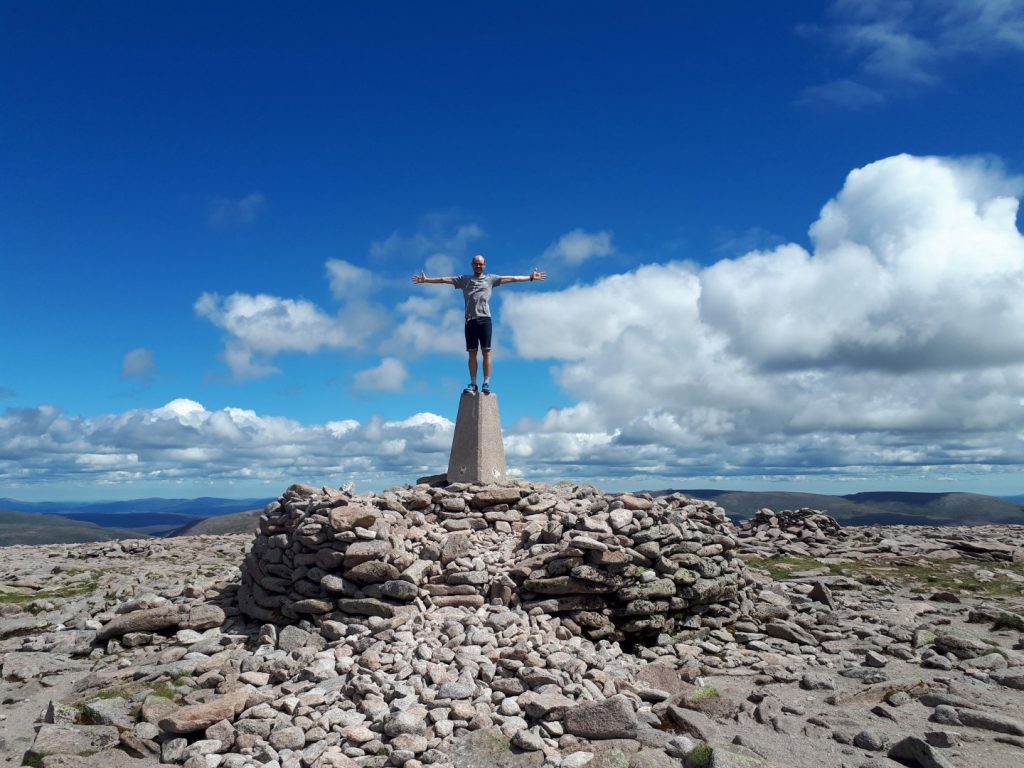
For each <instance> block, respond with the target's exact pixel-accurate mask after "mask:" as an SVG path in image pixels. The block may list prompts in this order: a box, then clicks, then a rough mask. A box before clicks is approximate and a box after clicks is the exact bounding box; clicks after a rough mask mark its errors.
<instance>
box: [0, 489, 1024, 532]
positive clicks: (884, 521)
mask: <svg viewBox="0 0 1024 768" xmlns="http://www.w3.org/2000/svg"><path fill="white" fill-rule="evenodd" d="M674 492H675V490H674V489H668V490H658V491H652V493H655V494H667V493H674ZM679 492H681V493H685V494H686V495H688V496H693V497H695V498H699V499H707V500H709V501H714V502H715V503H717V504H719V505H720V506H722V507H723V508H724V509H725V511H726V513H727V514H728V515H729V517H731V518H732V519H733V520H734V521H736V522H738V521H740V520H743V519H746V518H748V517H752V516H753V515H754V514H755V513H756V512H757V511H758V510H759V509H762V508H765V507H767V508H769V509H773V510H782V509H799V508H801V507H810V508H812V509H821V510H824V511H826V512H828V513H829V514H830V515H832V516H833V517H835V518H836V519H837V520H839V521H840V522H841V523H842V524H843V525H981V524H1018V525H1021V524H1024V508H1022V506H1021V505H1022V504H1024V495H1021V496H1011V497H1004V498H999V497H996V496H986V495H984V494H980V493H957V492H946V493H920V492H908V491H866V492H862V493H854V494H849V495H846V496H830V495H827V494H820V493H799V492H794V491H727V490H721V489H713V488H695V489H680V490H679ZM271 501H273V499H224V498H215V497H203V498H198V499H161V498H149V499H132V500H129V501H105V502H53V501H47V502H22V501H17V500H15V499H5V498H0V546H6V545H10V544H47V543H70V542H74V541H102V540H106V539H117V538H142V537H144V536H196V535H201V534H227V533H251V532H253V531H255V530H256V527H257V525H258V523H259V516H260V514H261V512H262V510H263V508H264V507H265V506H266V505H267V504H269V503H270V502H271ZM3 510H10V511H3Z"/></svg>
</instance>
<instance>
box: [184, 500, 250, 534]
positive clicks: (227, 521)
mask: <svg viewBox="0 0 1024 768" xmlns="http://www.w3.org/2000/svg"><path fill="white" fill-rule="evenodd" d="M262 514H263V507H260V508H259V509H250V510H247V511H245V512H235V514H233V515H220V516H218V517H206V518H203V519H201V520H193V521H191V522H189V523H187V524H186V525H183V526H182V527H180V528H177V529H175V530H173V531H171V532H170V533H168V534H167V536H204V535H206V536H210V535H213V536H220V535H223V534H226V533H255V532H256V528H257V527H258V526H259V522H260V515H262Z"/></svg>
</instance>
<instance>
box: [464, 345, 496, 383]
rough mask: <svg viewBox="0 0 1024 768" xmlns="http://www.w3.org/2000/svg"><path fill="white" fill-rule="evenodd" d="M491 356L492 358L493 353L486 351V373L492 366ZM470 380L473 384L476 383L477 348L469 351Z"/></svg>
mask: <svg viewBox="0 0 1024 768" xmlns="http://www.w3.org/2000/svg"><path fill="white" fill-rule="evenodd" d="M490 358H491V353H490V352H489V351H488V352H484V375H486V372H487V370H488V369H489V368H490V364H491V363H490ZM469 380H470V381H471V382H472V383H473V384H476V350H475V349H472V350H470V351H469Z"/></svg>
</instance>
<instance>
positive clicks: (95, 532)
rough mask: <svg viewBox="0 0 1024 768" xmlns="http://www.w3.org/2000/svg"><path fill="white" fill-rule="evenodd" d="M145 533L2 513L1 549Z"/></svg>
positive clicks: (29, 514) (135, 536)
mask: <svg viewBox="0 0 1024 768" xmlns="http://www.w3.org/2000/svg"><path fill="white" fill-rule="evenodd" d="M144 538H147V537H146V535H145V534H144V533H141V532H139V531H132V530H127V529H123V528H104V527H102V526H99V525H95V524H93V523H86V522H79V521H76V520H68V519H67V518H65V517H61V516H60V515H45V514H41V513H39V512H15V511H12V510H0V547H7V546H11V545H12V544H76V543H80V542H85V541H109V540H110V539H144Z"/></svg>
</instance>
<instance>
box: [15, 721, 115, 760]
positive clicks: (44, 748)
mask: <svg viewBox="0 0 1024 768" xmlns="http://www.w3.org/2000/svg"><path fill="white" fill-rule="evenodd" d="M120 741H121V737H120V736H119V735H118V731H117V728H115V727H114V726H112V725H52V724H49V723H45V724H43V725H41V726H39V732H38V733H37V734H36V739H35V741H34V742H33V743H32V749H31V750H30V752H31V753H32V754H34V755H36V756H38V757H45V756H46V755H89V754H92V753H93V752H99V751H101V750H104V749H111V748H113V747H116V746H117V745H118V743H120Z"/></svg>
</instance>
